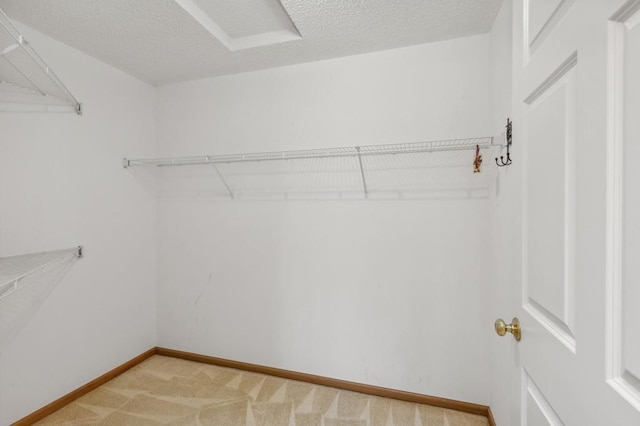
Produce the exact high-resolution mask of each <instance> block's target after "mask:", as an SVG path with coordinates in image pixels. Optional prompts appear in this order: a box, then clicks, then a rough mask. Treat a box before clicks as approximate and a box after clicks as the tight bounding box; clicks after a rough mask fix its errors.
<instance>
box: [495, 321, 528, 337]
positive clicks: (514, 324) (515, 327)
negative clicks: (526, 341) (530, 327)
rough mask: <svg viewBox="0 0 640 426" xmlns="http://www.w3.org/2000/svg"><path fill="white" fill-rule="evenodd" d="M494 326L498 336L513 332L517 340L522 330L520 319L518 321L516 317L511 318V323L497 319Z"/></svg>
mask: <svg viewBox="0 0 640 426" xmlns="http://www.w3.org/2000/svg"><path fill="white" fill-rule="evenodd" d="M495 327H496V333H498V336H504V335H505V334H507V333H511V334H513V338H514V339H516V341H518V342H519V341H520V339H521V338H522V331H521V330H520V321H518V318H514V319H512V320H511V324H507V323H505V322H504V321H503V320H501V319H497V320H496V323H495Z"/></svg>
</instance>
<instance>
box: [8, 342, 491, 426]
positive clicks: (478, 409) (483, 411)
mask: <svg viewBox="0 0 640 426" xmlns="http://www.w3.org/2000/svg"><path fill="white" fill-rule="evenodd" d="M153 355H163V356H168V357H173V358H180V359H184V360H188V361H195V362H201V363H204V364H211V365H217V366H220V367H227V368H235V369H238V370H244V371H251V372H254V373H260V374H268V375H270V376H276V377H281V378H283V379H288V380H297V381H300V382H307V383H312V384H315V385H321V386H329V387H333V388H337V389H344V390H349V391H353V392H359V393H364V394H368V395H374V396H380V397H383V398H392V399H397V400H400V401H407V402H414V403H418V404H425V405H431V406H434V407H441V408H447V409H450V410H456V411H462V412H465V413H470V414H477V415H480V416H485V417H487V419H488V420H489V425H490V426H496V422H495V420H494V418H493V413H492V412H491V408H489V407H488V406H486V405H480V404H473V403H470V402H463V401H456V400H453V399H447V398H439V397H436V396H429V395H422V394H418V393H413V392H405V391H400V390H395V389H389V388H383V387H379V386H372V385H365V384H362V383H356V382H349V381H346V380H340V379H333V378H330V377H324V376H317V375H314V374H307V373H300V372H298V371H291V370H283V369H281V368H273V367H266V366H263V365H257V364H249V363H246V362H240V361H232V360H228V359H224V358H216V357H212V356H207V355H200V354H196V353H192V352H184V351H178V350H174V349H167V348H160V347H155V348H152V349H149V350H148V351H146V352H144V353H142V354H140V355H138V356H137V357H135V358H133V359H131V360H130V361H127V362H125V363H124V364H122V365H120V366H118V367H116V368H114V369H113V370H111V371H109V372H107V373H105V374H103V375H102V376H100V377H98V378H97V379H94V380H92V381H90V382H89V383H87V384H85V385H83V386H81V387H79V388H78V389H76V390H74V391H72V392H70V393H68V394H66V395H65V396H63V397H61V398H58V399H56V400H55V401H53V402H51V403H50V404H47V405H45V406H44V407H42V408H40V409H39V410H37V411H34V412H33V413H31V414H29V415H28V416H26V417H23V418H22V419H20V420H18V421H17V422H15V423H12V426H29V425H32V424H34V423H36V422H38V421H40V420H42V419H44V418H45V417H47V416H49V415H51V414H53V413H54V412H55V411H58V410H59V409H61V408H62V407H64V406H65V405H68V404H70V403H72V402H73V401H75V400H76V399H78V398H80V397H81V396H83V395H86V394H87V393H89V392H91V391H92V390H94V389H96V388H98V387H100V386H102V385H103V384H105V383H106V382H108V381H109V380H111V379H114V378H115V377H117V376H119V375H120V374H122V373H124V372H125V371H127V370H129V369H131V368H132V367H135V366H136V365H138V364H140V363H141V362H142V361H144V360H146V359H147V358H150V357H151V356H153Z"/></svg>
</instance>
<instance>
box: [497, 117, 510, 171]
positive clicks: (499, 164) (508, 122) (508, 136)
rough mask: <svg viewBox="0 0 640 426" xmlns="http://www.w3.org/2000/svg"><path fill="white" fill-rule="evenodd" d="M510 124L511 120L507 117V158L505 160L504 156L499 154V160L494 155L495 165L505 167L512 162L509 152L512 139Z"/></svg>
mask: <svg viewBox="0 0 640 426" xmlns="http://www.w3.org/2000/svg"><path fill="white" fill-rule="evenodd" d="M511 124H512V122H511V120H509V119H508V118H507V159H506V160H505V158H504V156H503V155H501V156H500V161H498V158H497V157H496V165H497V166H498V167H505V166H508V165H510V164H511V163H513V161H511V154H510V153H509V148H510V147H511V141H512V136H511Z"/></svg>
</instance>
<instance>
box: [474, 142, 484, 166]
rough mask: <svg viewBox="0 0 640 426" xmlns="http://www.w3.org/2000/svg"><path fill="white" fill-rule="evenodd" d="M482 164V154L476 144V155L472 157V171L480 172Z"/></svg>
mask: <svg viewBox="0 0 640 426" xmlns="http://www.w3.org/2000/svg"><path fill="white" fill-rule="evenodd" d="M480 166H482V154H480V145H476V156H475V158H474V159H473V173H480Z"/></svg>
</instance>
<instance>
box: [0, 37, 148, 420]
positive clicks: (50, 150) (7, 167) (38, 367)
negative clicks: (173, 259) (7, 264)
mask: <svg viewBox="0 0 640 426" xmlns="http://www.w3.org/2000/svg"><path fill="white" fill-rule="evenodd" d="M21 28H22V29H23V30H24V33H25V35H26V36H27V38H28V39H29V40H30V41H31V43H32V45H33V46H34V48H36V49H37V50H38V52H40V53H41V56H43V58H44V59H45V60H46V61H47V62H48V63H49V65H50V66H51V67H52V69H54V70H55V71H56V73H57V74H58V75H59V77H60V78H61V79H62V80H64V81H65V82H66V83H67V85H68V86H69V89H70V90H71V91H72V92H73V93H74V94H75V95H76V96H77V97H78V99H80V100H81V101H82V102H84V105H85V114H84V116H83V117H78V116H75V115H74V114H28V113H27V114H24V113H21V114H0V197H1V202H0V206H1V207H0V217H1V218H2V219H1V221H0V237H1V239H0V256H10V255H17V254H23V253H28V252H35V251H42V250H51V249H58V248H66V247H73V246H75V245H78V244H84V246H85V257H84V259H82V260H80V261H78V262H77V263H76V264H75V265H74V266H73V268H72V269H71V270H70V271H69V272H68V274H67V275H66V276H65V277H64V279H63V280H62V281H61V282H60V283H59V284H58V286H57V287H56V288H55V290H54V291H53V292H52V293H51V294H49V296H48V297H47V298H46V299H45V300H44V302H43V303H42V305H41V306H40V307H39V309H38V310H37V311H36V312H35V313H34V314H33V315H32V316H31V317H30V318H29V319H28V320H27V321H24V322H22V323H21V324H20V330H19V333H17V334H16V335H15V338H14V339H13V340H11V341H10V343H9V344H8V345H7V346H6V347H4V348H3V349H2V351H1V352H0V424H2V425H7V424H9V423H10V422H12V421H15V420H17V419H19V418H21V417H22V416H24V415H26V414H28V413H30V412H32V411H34V410H36V409H38V408H40V407H42V406H43V405H45V404H47V403H49V402H51V401H52V400H54V399H57V398H59V397H60V396H62V395H64V394H66V393H68V392H70V391H71V390H73V389H75V388H77V387H79V386H81V385H83V384H84V383H86V382H88V381H89V380H92V379H94V378H96V377H97V376H99V375H101V374H103V373H104V372H106V371H108V370H110V369H112V368H114V367H116V366H117V365H119V364H121V363H123V362H125V361H127V360H129V359H131V358H133V357H134V356H136V355H138V354H140V353H141V352H143V351H145V350H147V349H149V348H150V347H152V346H154V345H155V342H156V337H155V335H156V323H155V285H156V261H155V259H156V200H155V197H154V194H153V191H152V190H151V189H152V188H150V187H149V183H148V182H140V181H138V180H136V179H135V177H134V176H132V175H131V174H129V173H126V172H125V171H124V170H123V168H122V166H121V157H122V155H123V154H125V153H127V154H132V155H133V154H135V155H144V156H153V155H155V89H154V88H153V87H151V86H149V85H147V84H146V83H142V82H140V81H138V80H136V79H134V78H132V77H130V76H128V75H126V74H124V73H122V72H120V71H117V70H115V69H113V68H111V67H110V66H108V65H105V64H103V63H101V62H99V61H97V60H95V59H93V58H90V57H88V56H86V55H84V54H82V53H79V52H77V51H75V50H73V49H71V48H69V47H66V46H64V45H62V44H61V43H58V42H55V41H53V40H51V39H50V38H48V37H45V36H43V35H41V34H39V33H37V32H35V31H33V30H31V29H29V28H26V27H21ZM9 297H14V296H9ZM15 297H16V298H17V297H19V295H18V294H17V293H16V295H15ZM16 300H17V299H16ZM2 319H3V316H2V313H0V320H2ZM4 319H5V320H6V317H4Z"/></svg>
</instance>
